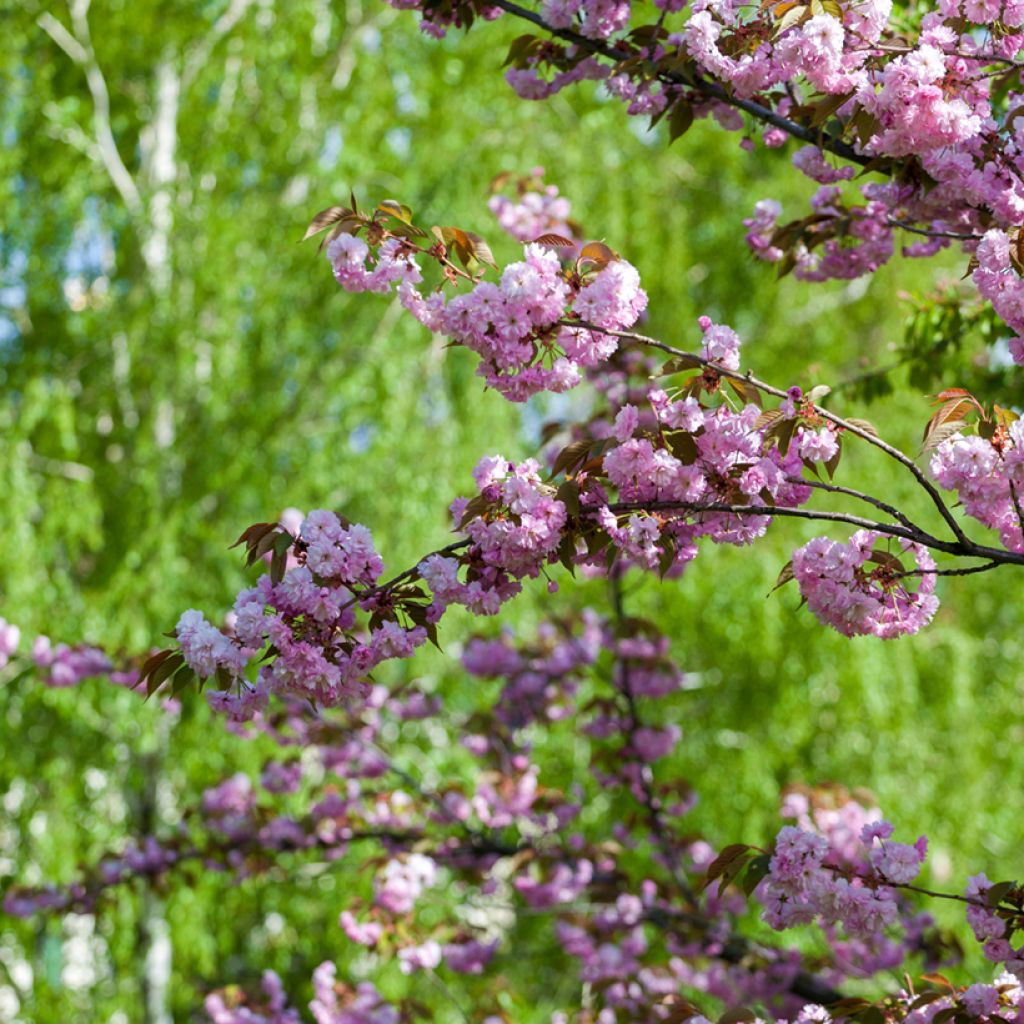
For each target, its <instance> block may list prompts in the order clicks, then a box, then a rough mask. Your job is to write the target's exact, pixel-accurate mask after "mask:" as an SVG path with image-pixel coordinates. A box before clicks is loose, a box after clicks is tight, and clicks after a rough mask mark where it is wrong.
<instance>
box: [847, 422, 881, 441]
mask: <svg viewBox="0 0 1024 1024" xmlns="http://www.w3.org/2000/svg"><path fill="white" fill-rule="evenodd" d="M846 422H847V423H849V424H850V426H851V427H856V428H857V429H858V430H863V431H864V433H865V434H870V435H871V436H872V437H881V435H880V434H879V433H878V428H877V427H876V426H875V425H874V423H872V422H871V421H870V420H861V419H854V418H852V417H851V418H850V419H848V420H847V421H846Z"/></svg>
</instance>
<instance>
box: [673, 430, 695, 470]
mask: <svg viewBox="0 0 1024 1024" xmlns="http://www.w3.org/2000/svg"><path fill="white" fill-rule="evenodd" d="M667 440H668V447H669V451H671V452H672V454H673V455H674V456H675V457H676V458H677V459H678V460H679V461H680V462H681V463H682V464H683V465H684V466H692V465H693V464H694V463H695V462H696V461H697V459H698V457H699V456H700V452H699V451H698V449H697V442H696V441H695V440H694V437H693V434H688V433H687V432H686V431H685V430H679V431H674V432H673V433H671V434H669V435H668V437H667Z"/></svg>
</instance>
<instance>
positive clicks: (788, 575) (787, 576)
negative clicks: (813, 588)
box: [772, 561, 796, 593]
mask: <svg viewBox="0 0 1024 1024" xmlns="http://www.w3.org/2000/svg"><path fill="white" fill-rule="evenodd" d="M795 579H796V576H795V575H794V574H793V563H792V561H789V562H787V563H786V564H785V565H784V566H783V567H782V568H781V569H780V570H779V576H778V579H777V580H776V581H775V586H774V587H772V593H774V592H775V591H776V590H778V589H779V587H784V586H785V585H786V584H787V583H789V582H790V581H791V580H795Z"/></svg>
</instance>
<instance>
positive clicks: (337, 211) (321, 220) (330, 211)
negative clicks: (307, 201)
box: [302, 206, 352, 242]
mask: <svg viewBox="0 0 1024 1024" xmlns="http://www.w3.org/2000/svg"><path fill="white" fill-rule="evenodd" d="M351 213H352V211H351V210H350V209H349V208H348V207H347V206H328V207H327V209H326V210H321V211H320V212H319V213H318V214H317V215H316V216H315V217H314V218H313V219H312V220H311V221H310V222H309V227H308V228H306V233H305V234H304V235H303V236H302V240H303V241H304V242H305V241H306V239H307V238H312V237H313V236H314V235H318V234H320V232H321V231H323V230H324V228H328V227H330V226H331V225H332V224H334V223H336V222H337V221H339V220H341V219H342V217H347V216H348V215H349V214H351Z"/></svg>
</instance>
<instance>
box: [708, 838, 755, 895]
mask: <svg viewBox="0 0 1024 1024" xmlns="http://www.w3.org/2000/svg"><path fill="white" fill-rule="evenodd" d="M749 849H750V847H749V846H747V844H746V843H730V844H729V845H728V846H727V847H725V849H723V850H722V851H721V853H719V855H718V856H717V857H716V858H715V859H714V860H713V861H712V862H711V863H710V864H709V865H708V869H707V871H706V872H705V875H704V879H703V881H702V883H701V888H706V887H707V886H708V885H710V884H711V883H712V882H713V881H714V880H715V879H716V878H718V876H719V875H721V873H722V872H723V871H725V869H726V868H727V867H728V866H729V865H730V864H732V863H733V862H734V861H735V860H736V858H737V857H742V856H743V855H744V854H745V853H746V852H747V851H748V850H749Z"/></svg>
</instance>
